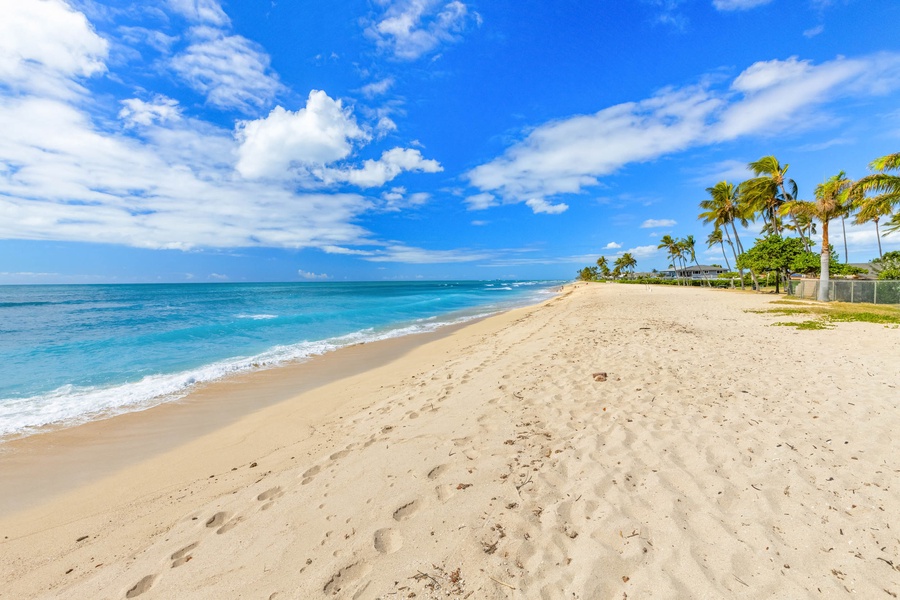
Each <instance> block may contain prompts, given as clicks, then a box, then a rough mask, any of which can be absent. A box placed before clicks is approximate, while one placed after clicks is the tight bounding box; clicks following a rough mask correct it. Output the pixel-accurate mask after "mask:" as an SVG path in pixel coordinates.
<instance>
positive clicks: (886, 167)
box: [850, 152, 900, 256]
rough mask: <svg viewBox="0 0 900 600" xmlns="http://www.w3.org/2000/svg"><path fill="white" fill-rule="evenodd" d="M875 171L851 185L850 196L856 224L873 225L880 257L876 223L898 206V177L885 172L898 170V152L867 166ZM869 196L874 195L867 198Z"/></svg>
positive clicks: (899, 163)
mask: <svg viewBox="0 0 900 600" xmlns="http://www.w3.org/2000/svg"><path fill="white" fill-rule="evenodd" d="M869 169H871V170H872V171H875V173H873V174H871V175H867V176H865V177H863V178H862V179H860V180H859V181H857V182H856V183H855V184H853V189H852V190H851V192H850V193H851V196H852V197H853V203H854V205H855V206H856V208H857V210H858V211H859V212H858V213H857V216H856V222H857V223H868V222H870V221H873V222H874V223H875V235H876V236H878V255H879V256H881V255H882V252H881V236H880V235H879V234H878V221H879V220H880V219H881V217H887V216H889V215H890V214H891V212H892V207H893V206H895V205H898V204H900V176H897V175H891V174H889V173H886V172H885V171H896V170H900V152H898V153H896V154H888V155H887V156H882V157H881V158H876V159H875V160H873V161H872V162H871V163H870V164H869ZM869 194H874V195H872V196H869Z"/></svg>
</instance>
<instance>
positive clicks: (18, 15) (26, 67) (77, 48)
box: [0, 0, 109, 97]
mask: <svg viewBox="0 0 900 600" xmlns="http://www.w3.org/2000/svg"><path fill="white" fill-rule="evenodd" d="M108 52H109V44H108V43H107V41H106V40H104V39H103V38H101V37H100V36H99V35H97V33H96V32H95V31H94V29H93V28H92V27H91V25H90V23H88V20H87V19H86V18H85V16H84V15H83V14H82V13H79V12H77V11H75V10H73V9H72V8H71V7H69V6H68V5H67V4H65V3H64V2H61V1H60V0H45V1H42V2H35V1H28V2H15V1H6V2H3V17H2V18H0V82H2V83H3V84H5V85H6V86H9V87H10V88H12V89H13V90H16V91H24V92H26V93H37V94H41V95H46V96H53V97H70V96H72V94H74V93H78V92H80V91H82V88H81V87H80V86H79V85H78V84H77V82H76V80H77V79H78V78H81V77H91V76H92V75H97V74H99V73H103V72H104V71H105V70H106V65H105V62H104V61H105V60H106V57H107V54H108Z"/></svg>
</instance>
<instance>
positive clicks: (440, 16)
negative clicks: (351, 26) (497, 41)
mask: <svg viewBox="0 0 900 600" xmlns="http://www.w3.org/2000/svg"><path fill="white" fill-rule="evenodd" d="M376 2H377V3H378V4H379V5H381V6H382V7H384V13H383V14H382V16H381V17H380V19H379V20H377V21H376V22H375V23H373V24H372V25H370V26H369V27H368V28H367V29H366V35H368V36H369V37H370V38H372V39H374V40H375V42H376V44H377V45H378V47H379V48H382V49H384V50H386V51H388V52H391V53H392V54H393V55H394V56H395V57H396V58H399V59H402V60H415V59H417V58H419V57H420V56H422V55H424V54H428V53H430V52H432V51H434V50H435V49H436V48H438V46H440V45H441V44H442V43H446V42H452V41H455V40H456V39H457V38H458V36H459V34H460V33H462V32H463V31H464V30H465V28H466V26H467V24H468V23H470V22H472V21H474V22H476V23H480V19H481V17H480V16H479V15H478V13H473V12H470V11H469V8H468V7H467V6H466V5H465V4H463V3H462V2H459V1H458V0H452V1H451V2H447V3H443V2H440V1H439V0H376Z"/></svg>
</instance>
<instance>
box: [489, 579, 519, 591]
mask: <svg viewBox="0 0 900 600" xmlns="http://www.w3.org/2000/svg"><path fill="white" fill-rule="evenodd" d="M488 577H490V578H491V581H493V582H494V583H499V584H500V585H502V586H505V587H508V588H509V589H511V590H514V589H516V587H515V586H513V585H509V584H508V583H504V582H502V581H500V580H499V579H494V578H493V577H491V576H490V575H488Z"/></svg>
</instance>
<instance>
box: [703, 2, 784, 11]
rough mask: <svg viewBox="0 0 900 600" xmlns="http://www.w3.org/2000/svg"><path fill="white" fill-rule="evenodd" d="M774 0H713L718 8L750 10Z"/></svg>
mask: <svg viewBox="0 0 900 600" xmlns="http://www.w3.org/2000/svg"><path fill="white" fill-rule="evenodd" d="M770 2H772V0H713V6H715V7H716V10H724V11H730V10H750V9H751V8H756V7H757V6H763V5H764V4H769V3H770Z"/></svg>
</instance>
